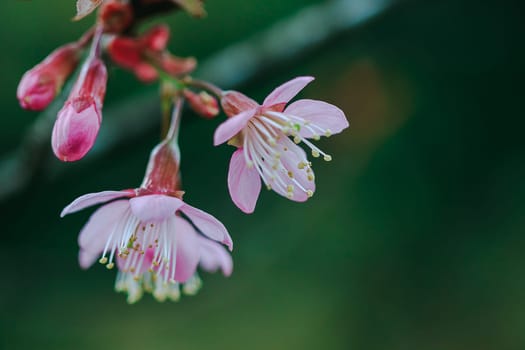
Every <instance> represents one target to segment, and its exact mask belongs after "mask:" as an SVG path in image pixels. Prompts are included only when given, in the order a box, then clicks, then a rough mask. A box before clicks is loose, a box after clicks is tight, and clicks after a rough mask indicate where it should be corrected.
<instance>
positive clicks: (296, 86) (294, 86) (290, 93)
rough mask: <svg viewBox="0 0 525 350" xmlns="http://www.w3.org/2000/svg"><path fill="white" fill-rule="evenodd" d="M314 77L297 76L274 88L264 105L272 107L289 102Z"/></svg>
mask: <svg viewBox="0 0 525 350" xmlns="http://www.w3.org/2000/svg"><path fill="white" fill-rule="evenodd" d="M312 80H314V77H297V78H295V79H292V80H290V81H288V82H286V83H284V84H282V85H281V86H279V87H277V88H276V89H275V90H273V91H272V92H271V93H270V94H269V95H268V96H267V97H266V99H265V100H264V102H263V106H264V107H271V106H274V105H277V104H281V103H288V101H290V100H291V99H292V98H294V96H295V95H297V94H298V93H299V91H301V90H302V89H304V87H305V86H306V85H308V84H309V83H310V82H311V81H312Z"/></svg>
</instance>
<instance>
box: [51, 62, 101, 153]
mask: <svg viewBox="0 0 525 350" xmlns="http://www.w3.org/2000/svg"><path fill="white" fill-rule="evenodd" d="M107 78H108V74H107V70H106V66H105V65H104V62H102V60H101V59H100V58H98V57H90V58H89V59H88V60H87V61H86V62H85V63H84V66H83V67H82V71H81V72H80V75H79V77H78V80H77V82H76V83H75V86H74V87H73V89H72V90H71V93H70V94H69V97H68V99H67V101H66V103H65V104H64V107H62V109H61V110H60V111H59V112H58V116H57V120H56V121H55V125H54V127H53V134H52V137H51V144H52V146H53V152H54V153H55V155H56V156H57V157H58V158H59V159H60V160H62V161H64V162H73V161H76V160H79V159H81V158H82V157H84V156H85V155H86V153H87V152H88V151H89V150H90V149H91V147H93V144H94V143H95V140H96V138H97V134H98V131H99V129H100V124H101V123H102V104H103V102H104V95H105V93H106V83H107Z"/></svg>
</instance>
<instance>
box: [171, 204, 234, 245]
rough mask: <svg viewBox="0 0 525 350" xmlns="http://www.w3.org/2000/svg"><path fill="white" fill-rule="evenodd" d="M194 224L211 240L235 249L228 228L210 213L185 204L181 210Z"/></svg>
mask: <svg viewBox="0 0 525 350" xmlns="http://www.w3.org/2000/svg"><path fill="white" fill-rule="evenodd" d="M180 210H181V211H182V212H183V213H184V214H186V216H187V217H188V218H189V219H190V220H191V222H193V224H194V225H195V226H196V227H197V228H198V229H199V230H200V231H201V232H202V233H203V234H204V235H206V236H208V237H209V238H211V239H213V240H216V241H218V242H221V243H223V244H225V245H227V246H228V248H229V249H230V251H231V250H232V249H233V241H232V239H231V237H230V234H229V233H228V230H226V227H224V225H223V224H222V223H221V222H220V221H219V220H217V219H216V218H214V217H213V216H211V215H210V214H208V213H205V212H203V211H202V210H200V209H197V208H195V207H192V206H191V205H188V204H186V203H184V205H183V206H182V207H181V209H180Z"/></svg>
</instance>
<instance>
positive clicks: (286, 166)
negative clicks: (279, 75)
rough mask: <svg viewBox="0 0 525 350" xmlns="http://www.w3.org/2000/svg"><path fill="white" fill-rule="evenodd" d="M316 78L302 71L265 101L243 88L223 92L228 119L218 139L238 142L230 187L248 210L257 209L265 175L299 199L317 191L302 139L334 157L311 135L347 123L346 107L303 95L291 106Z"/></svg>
mask: <svg viewBox="0 0 525 350" xmlns="http://www.w3.org/2000/svg"><path fill="white" fill-rule="evenodd" d="M313 79H314V78H312V77H298V78H295V79H293V80H290V81H289V82H287V83H284V84H283V85H281V86H279V87H278V88H276V89H275V90H274V91H273V92H272V93H271V94H270V95H268V97H266V99H265V100H264V102H263V104H262V105H259V104H258V103H257V102H255V101H254V100H252V99H250V98H249V97H247V96H245V95H243V94H241V93H240V92H236V91H229V92H226V93H225V94H224V96H223V98H222V100H221V104H222V107H223V109H224V111H225V113H226V114H227V115H228V117H229V119H227V120H226V121H225V122H223V123H222V124H221V125H219V127H218V128H217V130H216V131H215V135H214V143H215V145H220V144H222V143H224V142H226V141H228V143H229V144H230V145H233V146H236V147H237V148H238V149H237V151H235V152H234V153H233V156H232V158H231V161H230V169H229V173H228V188H229V191H230V195H231V198H232V200H233V202H234V203H235V205H237V206H238V207H239V208H240V209H241V210H242V211H244V212H245V213H252V212H253V211H254V209H255V204H256V202H257V198H258V196H259V192H260V190H261V178H262V181H263V182H264V183H265V184H266V186H267V187H268V189H273V190H274V191H275V192H277V193H278V194H280V195H282V196H286V197H288V198H290V199H291V200H294V201H298V202H303V201H306V200H307V199H308V198H309V197H311V196H312V195H313V193H314V191H315V182H314V173H313V171H312V169H311V163H310V162H309V161H308V159H307V157H306V153H305V152H304V151H303V150H302V148H300V147H299V146H297V144H298V143H301V142H302V143H304V144H305V145H306V146H308V147H309V148H310V149H311V152H312V155H313V156H314V157H319V156H320V155H322V156H323V158H324V160H326V161H330V160H331V159H332V157H331V156H330V155H328V154H326V153H324V152H323V151H321V150H320V149H319V148H318V147H316V146H315V145H314V144H313V143H311V142H310V141H309V140H308V139H314V140H319V138H320V137H321V136H326V137H329V136H330V135H333V134H337V133H339V132H341V131H342V130H344V129H345V128H347V127H348V121H347V119H346V117H345V115H344V113H343V111H341V110H340V109H339V108H337V107H336V106H334V105H331V104H328V103H326V102H322V101H316V100H299V101H296V102H294V103H292V104H290V105H289V106H287V107H286V104H287V103H288V102H289V101H290V100H291V99H292V98H293V97H294V96H295V95H296V94H297V93H298V92H299V91H301V90H302V89H303V88H304V87H305V86H306V85H307V84H308V83H310V82H311V81H312V80H313ZM289 137H292V139H293V142H292V140H290V138H289Z"/></svg>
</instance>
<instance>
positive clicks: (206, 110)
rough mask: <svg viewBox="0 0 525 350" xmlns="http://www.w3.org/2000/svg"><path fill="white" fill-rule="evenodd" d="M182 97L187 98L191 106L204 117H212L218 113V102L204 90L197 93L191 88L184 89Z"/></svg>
mask: <svg viewBox="0 0 525 350" xmlns="http://www.w3.org/2000/svg"><path fill="white" fill-rule="evenodd" d="M184 97H186V99H187V100H188V102H189V104H190V106H191V108H192V109H193V110H194V111H195V112H196V113H198V114H199V115H201V116H203V117H204V118H208V119H211V118H214V117H216V116H217V114H219V104H218V103H217V100H216V99H215V97H213V96H211V95H210V94H208V93H207V92H205V91H201V92H200V93H199V94H196V93H194V92H193V91H191V90H187V89H186V90H184Z"/></svg>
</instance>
